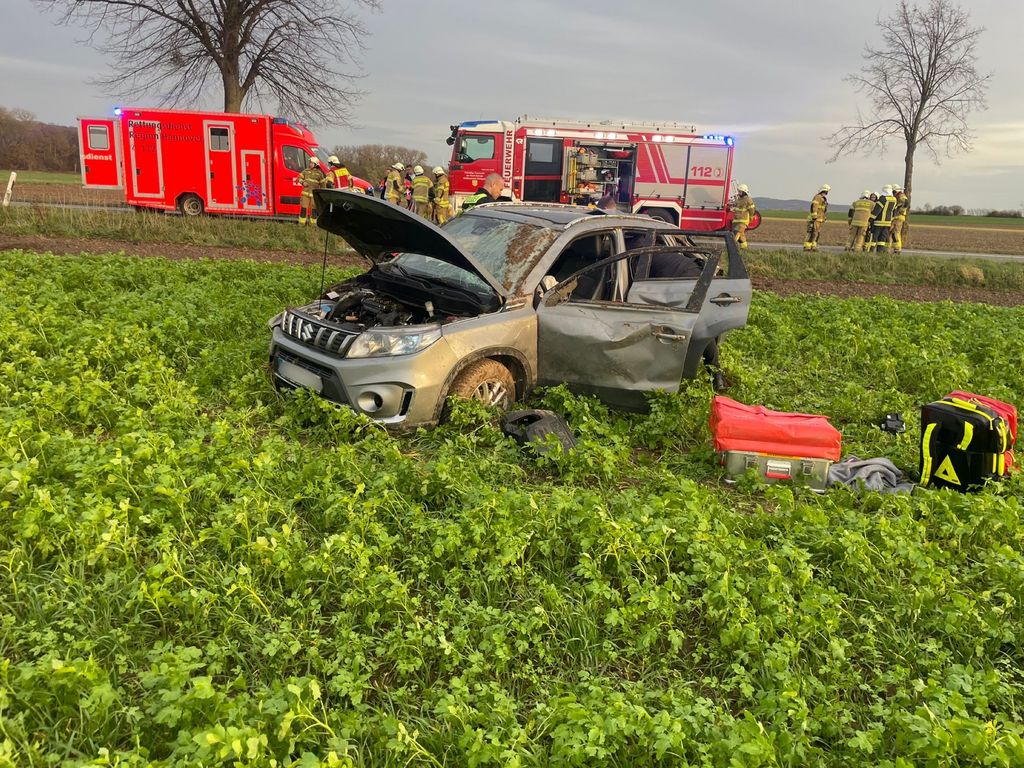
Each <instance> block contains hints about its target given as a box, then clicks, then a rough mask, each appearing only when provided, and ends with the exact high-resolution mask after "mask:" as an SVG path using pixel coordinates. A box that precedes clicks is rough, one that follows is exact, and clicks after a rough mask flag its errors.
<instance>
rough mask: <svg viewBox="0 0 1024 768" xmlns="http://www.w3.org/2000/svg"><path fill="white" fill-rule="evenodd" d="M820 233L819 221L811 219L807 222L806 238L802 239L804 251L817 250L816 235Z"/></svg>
mask: <svg viewBox="0 0 1024 768" xmlns="http://www.w3.org/2000/svg"><path fill="white" fill-rule="evenodd" d="M820 234H821V222H820V221H818V220H817V219H811V220H810V221H808V222H807V239H806V240H804V250H805V251H816V250H818V235H820Z"/></svg>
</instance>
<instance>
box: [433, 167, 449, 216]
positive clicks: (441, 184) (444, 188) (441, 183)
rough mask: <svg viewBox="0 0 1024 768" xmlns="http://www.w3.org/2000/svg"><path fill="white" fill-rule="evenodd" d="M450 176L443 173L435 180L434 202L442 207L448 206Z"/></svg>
mask: <svg viewBox="0 0 1024 768" xmlns="http://www.w3.org/2000/svg"><path fill="white" fill-rule="evenodd" d="M449 189H450V186H449V184H448V177H447V176H445V175H444V174H441V175H440V176H438V177H437V179H435V180H434V202H435V203H437V204H438V205H439V206H440V207H442V208H447V207H448V190H449Z"/></svg>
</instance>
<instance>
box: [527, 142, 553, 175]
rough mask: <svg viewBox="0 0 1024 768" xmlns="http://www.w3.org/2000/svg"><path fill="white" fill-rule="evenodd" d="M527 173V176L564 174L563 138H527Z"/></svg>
mask: <svg viewBox="0 0 1024 768" xmlns="http://www.w3.org/2000/svg"><path fill="white" fill-rule="evenodd" d="M526 175H527V176H561V175H562V140H561V139H527V140H526Z"/></svg>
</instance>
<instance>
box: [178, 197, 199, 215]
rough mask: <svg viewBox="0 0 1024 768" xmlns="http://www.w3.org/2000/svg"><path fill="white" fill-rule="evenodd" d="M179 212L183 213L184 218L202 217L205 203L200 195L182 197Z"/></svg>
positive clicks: (179, 199) (179, 200)
mask: <svg viewBox="0 0 1024 768" xmlns="http://www.w3.org/2000/svg"><path fill="white" fill-rule="evenodd" d="M178 210H179V211H181V215H182V216H202V215H203V201H202V200H201V199H200V197H199V195H193V194H188V195H182V196H181V197H180V198H178Z"/></svg>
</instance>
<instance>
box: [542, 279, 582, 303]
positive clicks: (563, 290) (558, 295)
mask: <svg viewBox="0 0 1024 768" xmlns="http://www.w3.org/2000/svg"><path fill="white" fill-rule="evenodd" d="M577 283H579V278H573V279H572V280H570V281H569V282H568V283H564V284H562V285H560V286H557V287H555V288H552V289H551V290H550V291H548V292H547V293H546V294H544V306H545V307H554V306H556V305H558V304H561V303H562V302H563V301H566V300H567V299H568V298H569V296H570V295H571V294H572V292H573V291H575V290H576V285H577Z"/></svg>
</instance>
